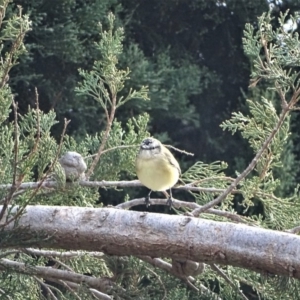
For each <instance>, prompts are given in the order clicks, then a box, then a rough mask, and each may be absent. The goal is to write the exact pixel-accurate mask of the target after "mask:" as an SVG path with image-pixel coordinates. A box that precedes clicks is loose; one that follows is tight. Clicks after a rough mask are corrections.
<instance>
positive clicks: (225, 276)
mask: <svg viewBox="0 0 300 300" xmlns="http://www.w3.org/2000/svg"><path fill="white" fill-rule="evenodd" d="M210 267H211V268H212V270H214V271H215V272H216V273H218V274H219V275H220V276H221V277H223V278H224V279H225V281H226V282H227V283H228V284H229V285H230V286H231V287H232V288H233V289H234V290H237V292H238V293H239V294H240V296H241V297H242V298H243V299H244V300H249V299H248V298H247V297H246V296H245V295H244V293H243V292H242V291H241V290H240V289H239V288H238V287H237V286H236V285H235V284H234V283H233V282H232V281H231V279H230V278H229V277H228V276H227V275H226V274H225V273H224V272H223V271H222V270H221V269H220V268H219V267H217V266H216V265H215V264H211V265H210Z"/></svg>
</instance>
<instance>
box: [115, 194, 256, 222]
mask: <svg viewBox="0 0 300 300" xmlns="http://www.w3.org/2000/svg"><path fill="white" fill-rule="evenodd" d="M173 200H174V201H173V203H172V205H173V206H174V208H176V209H179V208H181V207H184V208H190V209H196V208H201V207H202V206H201V205H199V204H197V203H195V202H185V201H180V200H177V199H174V198H173ZM137 205H145V198H139V199H134V200H130V201H127V202H124V203H121V204H119V205H117V206H116V208H121V209H130V208H132V207H134V206H137ZM151 205H167V202H166V199H153V198H151ZM206 213H208V214H213V215H217V216H220V217H225V218H228V219H231V220H232V221H235V222H239V223H243V224H247V225H252V226H253V225H254V224H252V223H250V222H247V220H248V219H247V218H246V217H243V216H239V215H237V214H234V213H231V212H227V211H222V210H217V209H212V208H210V209H208V210H207V211H206Z"/></svg>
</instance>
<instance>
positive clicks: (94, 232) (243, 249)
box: [0, 206, 300, 278]
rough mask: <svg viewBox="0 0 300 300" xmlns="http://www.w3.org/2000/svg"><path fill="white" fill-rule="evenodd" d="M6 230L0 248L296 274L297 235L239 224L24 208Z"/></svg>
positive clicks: (115, 211) (299, 274) (114, 211)
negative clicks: (185, 261) (140, 257)
mask: <svg viewBox="0 0 300 300" xmlns="http://www.w3.org/2000/svg"><path fill="white" fill-rule="evenodd" d="M0 209H1V206H0ZM16 210H17V208H16V207H14V208H12V213H14V212H15V211H16ZM4 219H5V218H4ZM7 233H9V237H10V238H9V239H1V240H2V242H1V248H16V247H24V245H22V244H24V243H25V244H26V247H28V246H35V247H46V248H52V249H68V250H87V251H102V252H105V253H107V254H110V255H120V256H124V255H147V256H150V257H170V258H174V259H176V258H177V259H182V258H185V259H189V260H192V261H198V262H204V263H208V264H212V263H216V264H222V265H232V266H236V267H241V268H246V269H249V270H253V271H256V272H263V273H266V272H267V273H272V274H278V275H285V276H290V277H294V278H300V260H299V259H298V253H300V237H299V236H297V235H294V234H290V233H286V232H278V231H272V230H266V229H262V228H257V227H253V226H246V225H242V224H234V223H225V222H215V221H210V220H204V219H198V218H194V217H189V216H175V215H164V214H156V213H147V212H135V211H124V210H120V209H114V208H83V207H64V206H62V207H55V206H27V208H26V212H25V213H24V214H23V215H22V216H21V217H20V219H19V220H18V222H16V223H15V224H9V225H7V226H6V227H4V228H3V232H2V233H0V238H1V235H2V234H4V235H5V236H7ZM14 236H15V237H16V238H14ZM20 236H25V237H26V238H24V240H21V239H20ZM37 237H39V239H37ZM30 239H32V242H31V241H30ZM37 240H38V242H37Z"/></svg>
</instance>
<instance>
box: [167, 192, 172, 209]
mask: <svg viewBox="0 0 300 300" xmlns="http://www.w3.org/2000/svg"><path fill="white" fill-rule="evenodd" d="M172 204H173V200H172V190H171V189H170V195H169V198H168V200H167V205H168V206H169V208H170V209H171V208H172Z"/></svg>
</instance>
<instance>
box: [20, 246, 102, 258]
mask: <svg viewBox="0 0 300 300" xmlns="http://www.w3.org/2000/svg"><path fill="white" fill-rule="evenodd" d="M21 250H22V251H23V252H24V253H26V254H30V255H37V256H44V257H59V258H73V257H76V258H78V257H81V256H90V257H95V258H103V256H104V254H103V253H102V252H85V251H66V252H60V251H52V250H40V249H34V248H25V249H21Z"/></svg>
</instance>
